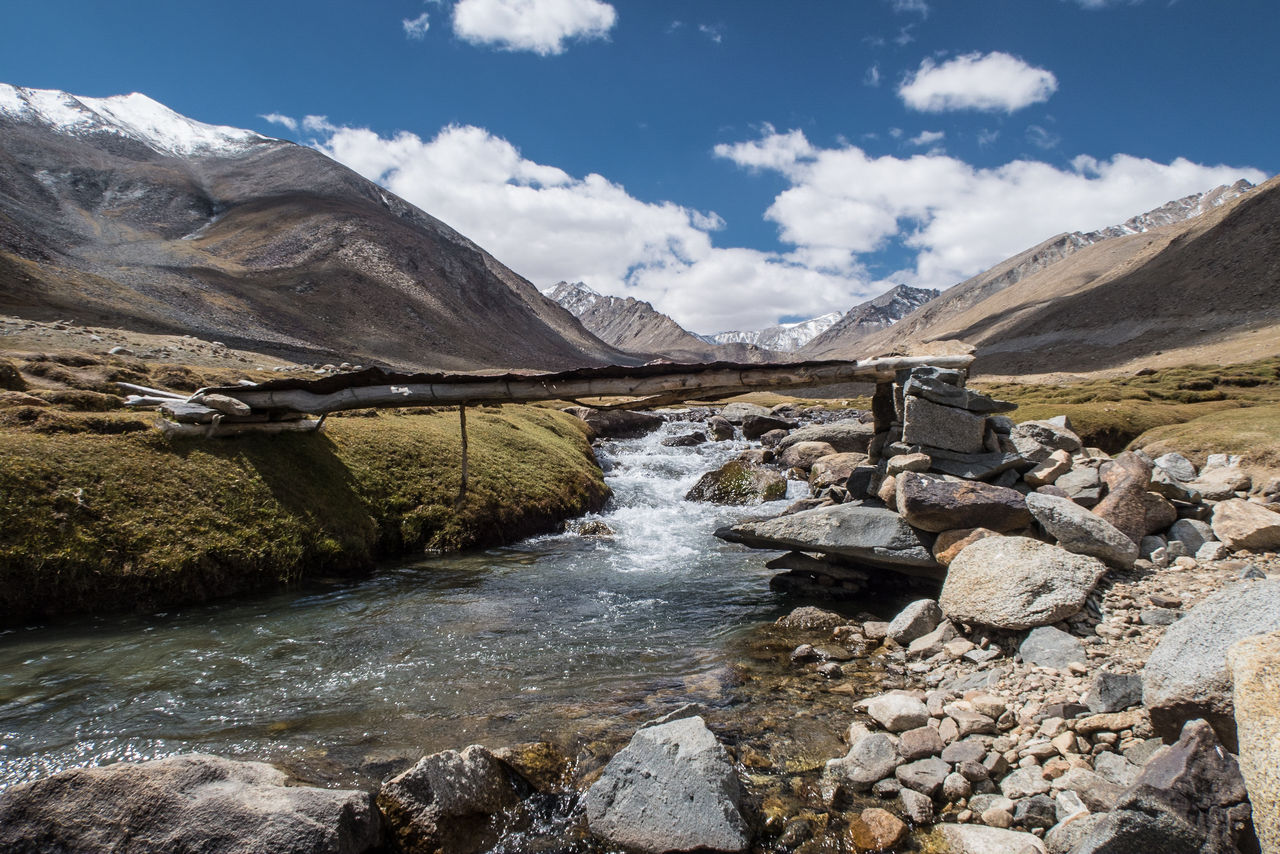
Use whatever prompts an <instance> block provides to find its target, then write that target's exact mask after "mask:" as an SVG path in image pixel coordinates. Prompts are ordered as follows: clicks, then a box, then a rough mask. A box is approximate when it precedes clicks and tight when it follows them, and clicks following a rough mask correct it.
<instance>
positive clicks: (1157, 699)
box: [944, 580, 1280, 750]
mask: <svg viewBox="0 0 1280 854" xmlns="http://www.w3.org/2000/svg"><path fill="white" fill-rule="evenodd" d="M944 610H945V607H944ZM1277 630H1280V580H1265V581H1240V582H1237V583H1235V584H1232V585H1230V586H1228V587H1224V588H1223V589H1221V590H1219V591H1218V592H1217V593H1214V594H1213V595H1212V596H1209V597H1208V598H1207V599H1205V600H1204V601H1202V602H1201V603H1200V604H1198V605H1196V606H1195V607H1194V608H1192V609H1191V610H1190V611H1189V612H1188V613H1187V615H1186V616H1185V617H1183V618H1182V619H1181V620H1179V621H1178V622H1176V623H1174V624H1173V625H1172V626H1170V627H1169V628H1168V629H1167V630H1166V631H1165V633H1164V637H1162V638H1161V639H1160V643H1159V644H1157V645H1156V648H1155V649H1154V650H1153V651H1152V653H1151V655H1150V657H1149V658H1148V659H1147V663H1146V666H1145V667H1144V668H1143V670H1142V701H1143V703H1144V704H1145V705H1146V706H1147V708H1148V709H1149V710H1150V711H1151V723H1152V725H1153V726H1154V727H1155V729H1156V732H1157V733H1158V734H1160V735H1163V736H1165V737H1166V738H1172V737H1173V736H1175V735H1176V734H1177V733H1178V732H1179V731H1180V730H1181V729H1182V725H1183V723H1184V722H1186V721H1188V720H1191V719H1193V718H1204V719H1206V720H1208V721H1209V723H1211V724H1212V725H1213V727H1214V728H1215V729H1216V730H1217V732H1218V736H1219V738H1221V739H1222V741H1223V743H1224V744H1226V745H1227V747H1228V749H1230V750H1235V749H1236V727H1235V719H1234V717H1233V714H1234V705H1233V703H1232V684H1231V677H1230V674H1229V673H1228V672H1227V664H1226V660H1227V650H1228V649H1230V648H1231V645H1232V644H1234V643H1235V642H1236V641H1239V640H1243V639H1244V638H1247V637H1250V636H1252V635H1259V634H1265V633H1267V632H1274V631H1277Z"/></svg>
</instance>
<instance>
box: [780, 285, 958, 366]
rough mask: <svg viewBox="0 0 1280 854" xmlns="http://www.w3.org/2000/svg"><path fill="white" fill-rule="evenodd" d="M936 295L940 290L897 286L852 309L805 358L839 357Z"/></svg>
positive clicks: (816, 340)
mask: <svg viewBox="0 0 1280 854" xmlns="http://www.w3.org/2000/svg"><path fill="white" fill-rule="evenodd" d="M937 296H938V291H936V290H934V289H932V288H913V287H911V286H910V285H895V286H894V287H892V288H890V289H889V290H887V291H885V292H884V293H882V294H881V295H880V296H878V297H876V298H875V299H871V300H867V301H866V302H864V303H859V304H858V305H855V306H854V307H853V308H851V309H849V310H848V311H847V312H845V313H844V316H843V317H841V318H840V319H839V320H837V321H836V322H835V323H833V324H832V325H831V327H830V328H829V329H827V330H826V331H825V332H823V333H822V334H821V335H818V336H816V337H815V338H814V339H813V340H812V341H810V342H809V343H808V344H806V345H805V346H804V347H803V348H802V349H801V351H800V352H801V354H802V355H803V356H804V358H806V359H826V358H839V356H838V355H837V354H838V353H839V352H840V351H842V350H843V349H846V348H848V347H849V346H850V345H851V344H852V343H853V342H855V341H858V340H859V339H861V338H864V337H866V336H867V335H869V334H871V333H872V332H875V331H877V330H880V329H885V328H887V327H890V326H892V325H893V324H895V323H897V322H898V321H899V320H901V319H902V318H904V317H906V316H907V315H909V314H911V312H913V311H915V310H916V309H917V308H919V307H920V306H922V305H924V304H925V303H927V302H929V301H930V300H932V299H934V298H936V297H937Z"/></svg>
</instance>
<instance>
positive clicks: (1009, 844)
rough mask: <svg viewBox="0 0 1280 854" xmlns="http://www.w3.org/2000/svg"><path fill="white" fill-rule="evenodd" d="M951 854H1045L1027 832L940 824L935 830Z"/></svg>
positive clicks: (968, 825)
mask: <svg viewBox="0 0 1280 854" xmlns="http://www.w3.org/2000/svg"><path fill="white" fill-rule="evenodd" d="M935 833H936V835H937V836H938V837H939V838H940V839H941V840H942V843H943V845H945V846H946V847H945V848H943V849H942V850H945V851H949V852H951V854H1047V851H1046V849H1045V847H1044V843H1043V842H1041V841H1040V840H1039V839H1038V838H1036V837H1035V836H1033V835H1031V834H1030V833H1024V832H1023V831H1020V830H1005V829H1003V828H999V827H984V826H983V825H980V824H940V825H938V826H937V830H936V831H935Z"/></svg>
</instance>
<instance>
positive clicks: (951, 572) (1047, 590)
mask: <svg viewBox="0 0 1280 854" xmlns="http://www.w3.org/2000/svg"><path fill="white" fill-rule="evenodd" d="M1106 571H1107V567H1106V565H1105V564H1103V563H1102V561H1100V560H1098V559H1097V558H1096V557H1089V556H1088V555H1078V554H1072V553H1071V552H1069V551H1066V550H1065V549H1063V548H1060V547H1058V546H1051V545H1049V544H1048V543H1042V542H1040V541H1039V540H1032V539H1028V538H1027V537H987V538H986V539H982V540H978V541H977V542H975V543H973V544H971V545H969V546H967V547H966V548H964V549H963V550H962V551H961V552H960V554H958V555H956V558H955V560H953V561H951V566H950V567H949V568H948V571H947V578H946V581H945V582H944V583H943V585H942V595H941V596H939V597H938V604H939V605H941V606H942V613H944V614H945V615H946V616H947V619H949V620H952V621H958V622H963V623H969V624H975V625H983V626H993V627H995V628H1000V629H1031V628H1035V627H1036V626H1047V625H1050V624H1052V623H1056V622H1058V621H1059V620H1064V619H1066V618H1067V617H1070V616H1071V615H1073V614H1076V613H1078V612H1079V611H1080V609H1081V608H1083V607H1084V603H1085V600H1086V599H1087V598H1088V596H1089V593H1090V592H1092V591H1093V588H1094V587H1096V586H1097V584H1098V581H1099V580H1101V578H1102V576H1103V575H1105V574H1106Z"/></svg>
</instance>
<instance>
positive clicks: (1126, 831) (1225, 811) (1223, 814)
mask: <svg viewBox="0 0 1280 854" xmlns="http://www.w3.org/2000/svg"><path fill="white" fill-rule="evenodd" d="M1249 812H1250V811H1249V803H1248V795H1247V793H1246V791H1245V786H1244V779H1243V778H1242V777H1241V776H1240V768H1239V766H1238V765H1237V764H1236V761H1235V759H1233V758H1232V757H1231V755H1230V754H1229V753H1227V752H1226V751H1225V750H1223V749H1222V744H1221V743H1220V742H1219V741H1218V739H1217V737H1216V736H1215V735H1214V732H1213V728H1212V727H1210V726H1209V724H1208V723H1206V722H1205V721H1200V720H1197V721H1190V722H1188V723H1187V725H1186V726H1185V727H1184V728H1183V730H1182V734H1181V736H1180V737H1179V739H1178V741H1177V743H1176V744H1174V745H1173V746H1172V747H1170V748H1169V749H1168V750H1166V751H1164V752H1162V753H1160V754H1158V755H1157V756H1155V757H1153V758H1152V759H1151V761H1150V762H1148V763H1147V765H1146V767H1144V768H1143V769H1142V773H1141V774H1140V775H1139V776H1138V779H1137V780H1136V781H1135V782H1134V784H1133V785H1132V786H1130V787H1129V788H1128V789H1126V790H1125V791H1124V793H1123V794H1122V795H1121V796H1120V798H1119V799H1118V801H1117V802H1116V809H1115V810H1114V811H1113V812H1111V813H1110V814H1109V815H1108V816H1107V818H1106V819H1104V820H1103V821H1101V822H1099V824H1098V825H1097V827H1095V828H1094V830H1093V831H1092V832H1091V833H1090V834H1089V835H1088V836H1087V837H1085V839H1084V840H1082V841H1081V842H1080V843H1079V845H1077V847H1076V848H1075V852H1074V854H1103V853H1104V852H1117V854H1119V853H1120V852H1126V851H1160V852H1162V854H1181V852H1186V854H1199V853H1200V852H1223V854H1226V852H1233V851H1238V850H1240V846H1241V843H1247V842H1248V841H1249V839H1250V833H1249V830H1250V828H1249Z"/></svg>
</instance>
